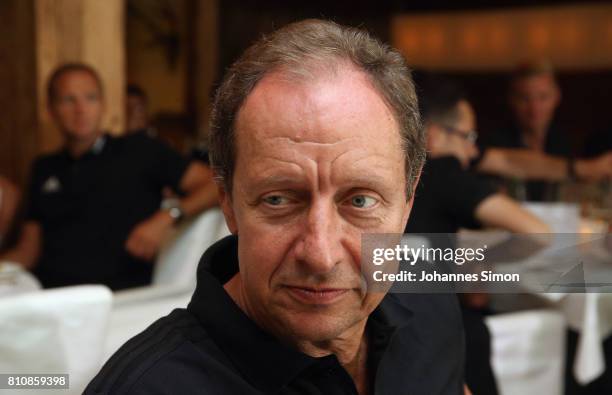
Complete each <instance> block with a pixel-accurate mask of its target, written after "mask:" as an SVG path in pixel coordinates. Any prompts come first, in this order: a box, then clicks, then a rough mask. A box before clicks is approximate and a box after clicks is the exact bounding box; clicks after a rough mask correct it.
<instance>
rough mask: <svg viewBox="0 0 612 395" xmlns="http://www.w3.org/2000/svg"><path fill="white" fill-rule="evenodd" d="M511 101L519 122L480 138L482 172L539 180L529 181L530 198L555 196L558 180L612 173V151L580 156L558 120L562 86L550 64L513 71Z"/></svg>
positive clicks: (596, 178) (595, 178)
mask: <svg viewBox="0 0 612 395" xmlns="http://www.w3.org/2000/svg"><path fill="white" fill-rule="evenodd" d="M508 101H509V104H510V109H511V112H512V114H513V122H512V124H510V125H508V126H507V127H506V128H505V129H502V130H500V131H498V132H496V133H491V134H489V135H487V136H485V139H483V141H481V142H480V147H481V151H482V153H481V155H480V156H479V157H478V158H477V159H476V160H475V161H474V163H473V165H474V166H475V167H476V169H477V170H478V171H481V172H483V173H488V174H493V175H498V176H502V177H507V178H514V179H528V180H539V181H531V182H528V183H527V184H526V190H525V191H524V195H525V196H523V198H525V199H527V200H555V198H556V196H555V194H556V187H555V184H554V183H553V182H556V181H563V180H567V179H574V178H575V179H580V180H584V181H600V180H605V179H609V178H611V177H612V152H604V151H600V152H598V154H600V156H597V157H593V158H590V159H577V158H574V154H575V152H573V150H572V147H571V142H570V139H569V136H568V135H567V134H566V131H564V130H563V129H562V128H561V127H560V126H559V124H558V122H556V121H555V111H556V109H557V107H558V106H559V103H560V101H561V90H560V89H559V85H558V84H557V81H556V78H555V75H554V71H553V69H552V66H551V65H550V64H549V63H547V62H531V63H525V64H522V65H520V66H519V67H518V68H517V69H516V70H515V71H514V73H513V74H512V78H511V81H510V89H509V96H508Z"/></svg>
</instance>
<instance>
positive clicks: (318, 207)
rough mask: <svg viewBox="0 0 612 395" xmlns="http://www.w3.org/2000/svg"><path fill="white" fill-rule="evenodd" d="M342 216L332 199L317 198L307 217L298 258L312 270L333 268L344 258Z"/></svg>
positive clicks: (314, 272) (326, 270) (315, 272)
mask: <svg viewBox="0 0 612 395" xmlns="http://www.w3.org/2000/svg"><path fill="white" fill-rule="evenodd" d="M340 227H341V218H340V214H339V213H338V211H337V209H336V206H335V204H334V203H333V202H324V201H317V202H315V203H313V204H312V206H311V207H310V209H309V211H308V214H307V215H306V218H305V219H304V233H303V236H302V238H301V240H300V242H299V243H298V245H297V247H296V259H297V260H298V262H299V263H301V264H302V265H304V266H305V268H306V269H307V270H308V272H309V273H311V274H325V273H328V272H330V271H331V270H333V268H334V267H335V265H336V264H338V263H339V262H340V261H341V260H342V259H343V258H342V251H343V249H342V240H341V229H340Z"/></svg>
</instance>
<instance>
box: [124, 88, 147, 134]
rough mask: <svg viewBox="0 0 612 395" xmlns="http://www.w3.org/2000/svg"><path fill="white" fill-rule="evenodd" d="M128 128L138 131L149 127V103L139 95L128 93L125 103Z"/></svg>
mask: <svg viewBox="0 0 612 395" xmlns="http://www.w3.org/2000/svg"><path fill="white" fill-rule="evenodd" d="M125 112H126V119H127V130H128V131H136V130H141V129H144V128H146V127H147V124H148V121H147V103H146V100H145V99H144V98H143V97H141V96H138V95H127V99H126V103H125Z"/></svg>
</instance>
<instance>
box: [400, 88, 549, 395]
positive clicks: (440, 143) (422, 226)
mask: <svg viewBox="0 0 612 395" xmlns="http://www.w3.org/2000/svg"><path fill="white" fill-rule="evenodd" d="M420 92H421V95H420V97H419V100H420V106H421V114H422V117H423V123H424V126H425V130H426V134H427V151H428V158H427V161H426V164H425V166H424V168H423V172H422V174H421V181H420V183H419V185H418V187H417V189H416V192H415V199H414V210H413V212H412V214H411V216H410V218H409V220H408V224H407V226H406V233H419V234H424V236H426V237H428V238H430V240H429V241H430V243H431V244H432V245H435V247H439V248H446V247H451V248H452V247H456V245H455V244H456V240H455V233H456V232H458V231H459V229H460V228H475V227H479V226H487V227H494V228H501V229H505V230H508V231H511V232H515V233H547V232H549V231H550V230H549V228H548V227H547V226H546V224H544V223H543V222H542V221H540V220H539V219H538V218H536V217H535V216H533V215H532V214H530V213H529V212H528V211H526V210H525V209H523V208H522V207H521V206H520V205H519V204H518V203H516V202H515V201H514V200H512V199H510V198H508V197H507V196H505V195H502V194H501V193H499V192H497V191H496V190H495V189H494V188H493V187H492V186H491V185H489V183H488V182H487V181H485V180H484V179H482V178H481V177H478V175H476V174H473V173H472V172H471V171H469V170H468V169H467V167H468V165H469V162H470V161H471V160H472V159H473V158H474V157H476V156H477V155H478V148H477V147H476V144H475V143H476V139H477V137H478V134H477V132H476V116H475V113H474V110H473V109H472V106H471V105H470V103H469V102H468V101H467V98H466V95H465V93H464V92H463V91H462V90H461V88H460V87H459V86H458V85H456V84H454V83H452V82H450V81H443V80H433V79H430V80H428V81H424V83H423V84H422V85H421V87H420ZM434 233H435V234H436V235H431V234H434ZM432 296H435V295H432ZM463 297H464V298H463V299H464V300H463V303H462V304H463V308H462V311H463V320H464V326H465V335H466V367H465V368H466V369H465V370H466V371H465V374H466V377H465V380H466V383H467V385H468V387H469V388H470V389H471V390H472V391H473V392H474V393H475V394H487V395H494V394H496V393H497V388H496V384H495V378H494V375H493V370H492V368H491V362H490V358H491V351H490V334H489V331H488V329H487V327H486V325H485V323H484V318H483V316H482V312H481V310H482V309H484V308H486V304H487V297H486V295H482V294H474V295H463Z"/></svg>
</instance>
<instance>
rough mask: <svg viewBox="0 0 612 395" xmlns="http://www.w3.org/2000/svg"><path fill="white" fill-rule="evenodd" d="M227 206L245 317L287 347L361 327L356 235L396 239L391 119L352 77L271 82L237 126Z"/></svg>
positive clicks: (396, 148)
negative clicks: (292, 342) (289, 343)
mask: <svg viewBox="0 0 612 395" xmlns="http://www.w3.org/2000/svg"><path fill="white" fill-rule="evenodd" d="M236 139H237V140H236V143H237V160H236V166H235V172H234V175H233V189H232V196H231V197H230V196H229V195H228V194H223V193H222V206H223V208H224V212H225V214H226V218H227V220H228V225H229V227H230V230H232V232H234V233H236V232H237V233H238V236H239V262H240V274H239V275H240V279H241V283H242V291H241V292H242V295H243V297H244V298H243V299H244V301H245V304H246V305H247V311H248V314H249V315H250V316H251V318H253V319H254V320H255V321H256V322H258V323H259V324H260V325H263V326H264V327H265V328H266V329H267V330H269V331H271V332H272V333H275V334H277V335H280V336H283V337H287V338H289V339H301V340H305V341H324V340H330V339H334V338H337V337H338V336H341V335H342V333H345V331H347V330H349V329H350V328H353V327H355V325H357V324H359V323H363V322H364V320H365V319H366V318H367V316H368V315H369V314H370V313H371V312H372V311H373V309H374V308H375V307H376V306H377V305H378V304H379V303H380V301H381V300H382V298H383V296H384V295H383V294H381V293H377V294H374V293H372V294H367V293H365V292H364V289H363V286H362V278H361V273H360V246H361V234H362V233H364V232H369V233H384V232H387V233H401V232H402V231H403V229H404V226H405V224H406V221H407V219H408V214H409V212H410V208H411V205H412V202H411V201H410V202H407V201H406V192H405V191H406V186H405V171H404V154H403V152H402V150H401V148H400V147H401V142H400V137H399V132H398V126H397V124H396V121H395V119H394V117H393V115H392V113H391V111H390V110H389V109H388V107H387V106H386V105H385V103H384V102H383V100H382V99H381V98H380V96H379V95H378V93H377V92H376V91H375V90H374V88H373V87H372V86H371V84H369V83H368V82H367V80H366V77H365V76H364V75H363V74H361V73H360V72H357V71H354V70H352V69H349V68H345V69H343V70H341V71H339V72H338V75H337V76H333V77H323V78H320V79H317V80H315V81H309V82H307V83H306V82H305V83H295V82H289V81H288V80H287V79H283V76H282V75H279V74H278V73H272V74H270V75H268V76H266V77H265V78H264V79H263V80H262V81H260V82H259V83H258V84H257V86H256V87H255V89H254V90H253V92H252V93H251V94H250V95H249V96H248V98H247V99H246V101H245V103H244V105H243V107H242V109H241V110H240V112H239V115H238V118H237V122H236Z"/></svg>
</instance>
